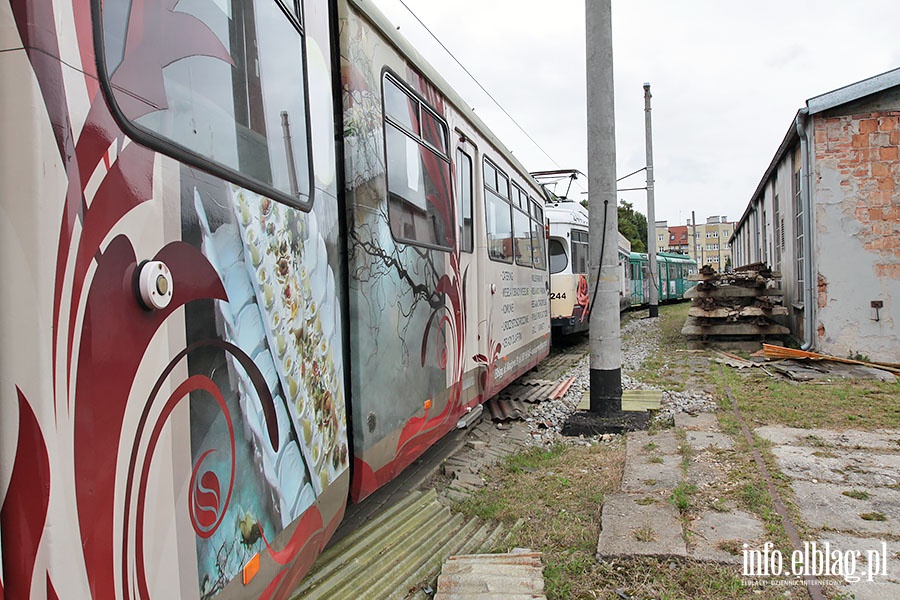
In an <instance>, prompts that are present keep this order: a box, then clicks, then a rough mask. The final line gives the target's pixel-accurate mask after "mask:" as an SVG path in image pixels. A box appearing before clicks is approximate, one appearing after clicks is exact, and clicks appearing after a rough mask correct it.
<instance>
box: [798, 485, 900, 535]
mask: <svg viewBox="0 0 900 600" xmlns="http://www.w3.org/2000/svg"><path fill="white" fill-rule="evenodd" d="M791 487H792V488H793V489H794V494H795V495H796V500H797V505H798V506H799V507H800V512H801V513H802V514H803V519H804V521H806V523H807V524H808V525H810V526H812V527H815V528H820V529H834V530H839V531H853V532H857V533H868V534H872V535H900V491H896V490H892V489H888V488H873V489H870V490H868V491H867V493H868V494H869V498H868V499H859V500H858V499H855V498H850V497H848V496H845V495H843V493H842V492H845V491H847V490H848V488H847V486H844V485H837V484H833V483H811V482H809V481H793V482H791ZM879 514H880V515H883V516H884V518H885V520H883V521H879V520H873V519H871V518H870V519H866V518H863V516H864V515H871V516H876V515H879Z"/></svg>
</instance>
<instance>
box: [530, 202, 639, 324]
mask: <svg viewBox="0 0 900 600" xmlns="http://www.w3.org/2000/svg"><path fill="white" fill-rule="evenodd" d="M546 214H547V219H548V222H549V240H548V254H549V257H550V259H549V260H550V319H551V324H552V328H553V332H554V334H558V335H563V336H565V335H571V334H574V333H579V332H582V331H587V330H588V327H589V325H590V310H591V301H592V292H593V285H592V283H591V282H593V281H596V275H592V274H591V273H590V272H589V271H590V270H589V268H588V265H589V257H590V254H589V246H588V211H587V209H586V208H585V207H584V206H582V205H581V204H580V203H578V202H573V201H556V202H550V203H549V204H548V205H547V210H546ZM617 235H618V236H619V238H618V244H617V248H618V268H619V310H625V309H627V308H628V307H629V306H630V304H631V285H630V268H631V265H630V263H629V260H628V257H629V254H630V253H631V242H629V241H628V239H627V238H626V237H625V236H623V235H622V234H621V233H618V234H617Z"/></svg>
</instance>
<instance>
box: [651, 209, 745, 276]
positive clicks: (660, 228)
mask: <svg viewBox="0 0 900 600" xmlns="http://www.w3.org/2000/svg"><path fill="white" fill-rule="evenodd" d="M734 226H735V223H734V222H733V221H729V220H728V218H727V217H725V216H718V215H717V216H713V217H707V218H706V223H697V224H696V225H694V224H692V223H691V222H690V221H688V222H687V224H686V225H673V226H672V227H669V224H668V222H667V221H657V222H656V245H657V248H658V250H659V251H660V252H679V253H681V254H687V255H689V256H690V257H691V258H693V259H694V260H696V261H697V264H698V265H700V266H702V265H706V264H709V265H712V266H713V267H714V268H715V269H716V271H719V272H722V271H725V270H726V269H728V268H731V265H732V264H733V262H734V260H733V258H732V254H731V247H730V246H729V245H728V239H729V238H730V237H731V234H732V233H733V232H734ZM691 239H693V240H694V243H693V244H692V243H691V242H690V240H691Z"/></svg>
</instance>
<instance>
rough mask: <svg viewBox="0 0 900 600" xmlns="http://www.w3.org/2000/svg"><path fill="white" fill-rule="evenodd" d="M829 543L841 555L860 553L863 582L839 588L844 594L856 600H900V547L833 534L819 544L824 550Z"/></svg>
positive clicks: (858, 570)
mask: <svg viewBox="0 0 900 600" xmlns="http://www.w3.org/2000/svg"><path fill="white" fill-rule="evenodd" d="M825 542H828V543H829V544H830V547H831V548H834V549H836V550H838V551H839V552H841V553H847V552H850V551H859V552H860V555H859V557H860V558H859V560H857V567H856V572H855V574H856V576H859V577H860V580H859V581H856V582H846V585H843V586H841V587H839V588H838V589H839V590H840V591H841V592H843V593H844V594H846V595H847V596H848V597H850V598H855V599H856V600H883V599H885V598H900V558H898V556H897V550H898V548H900V544H898V543H896V542H884V541H882V540H878V539H873V538H861V537H855V536H849V535H840V534H829V535H826V536H823V537H822V538H820V539H819V540H818V543H819V545H820V546H824V544H825ZM885 550H886V551H887V552H886V554H885ZM876 563H877V564H876ZM870 573H871V577H870V576H869V574H870ZM885 573H886V574H885ZM854 578H855V577H851V579H854ZM870 579H871V581H870Z"/></svg>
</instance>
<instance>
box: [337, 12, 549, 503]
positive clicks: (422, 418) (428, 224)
mask: <svg viewBox="0 0 900 600" xmlns="http://www.w3.org/2000/svg"><path fill="white" fill-rule="evenodd" d="M340 35H341V52H342V57H341V59H342V65H341V66H342V78H343V85H344V98H343V109H344V150H345V169H346V185H347V190H346V192H347V200H348V224H349V240H348V264H349V282H350V289H349V292H350V297H349V303H350V315H351V319H350V321H351V330H350V340H351V341H350V350H351V364H352V369H351V373H352V377H351V381H352V383H351V386H352V399H353V400H352V435H353V449H354V467H355V469H354V477H353V482H352V490H351V497H352V499H353V500H360V499H362V498H364V497H366V496H367V495H368V494H370V493H372V492H373V491H374V490H375V489H377V488H378V487H379V486H381V485H383V484H384V483H385V482H387V481H388V480H390V479H391V478H393V477H394V476H395V475H396V474H398V473H399V472H400V471H401V470H402V469H403V468H404V467H406V466H407V465H408V464H410V463H411V462H412V461H413V460H414V459H415V458H416V457H417V456H419V455H420V454H421V453H422V452H424V450H425V449H426V448H427V447H428V446H430V445H431V444H433V443H434V442H435V441H436V440H437V439H439V438H440V437H441V436H443V435H444V434H445V433H446V432H447V431H449V430H450V429H451V428H452V427H454V426H455V425H456V423H457V422H458V420H459V418H460V416H462V415H464V414H465V412H466V410H467V409H468V408H470V407H471V406H472V405H473V404H474V403H475V402H481V401H484V400H486V399H487V398H488V397H489V395H490V394H492V393H495V392H496V391H497V390H499V389H500V387H502V386H503V385H506V384H507V383H508V382H509V381H511V380H512V379H513V378H514V377H516V376H518V374H521V373H522V372H523V370H524V369H526V368H529V367H530V366H531V365H533V364H534V363H536V362H537V361H538V360H539V359H540V357H541V356H542V355H545V354H546V347H547V346H546V342H541V341H538V342H535V341H534V338H535V335H534V333H533V331H535V330H537V331H540V332H541V335H542V334H544V333H546V318H544V321H543V322H541V321H540V320H536V321H534V322H532V321H533V319H532V312H533V311H532V310H531V300H532V299H531V296H532V295H534V291H533V290H534V289H536V288H541V289H542V290H543V291H542V292H541V294H539V297H540V298H545V297H546V296H545V294H546V270H545V268H544V271H540V270H538V271H537V272H536V271H535V269H534V268H532V267H530V266H529V267H528V268H527V269H525V268H522V267H521V266H518V265H515V264H514V263H509V266H504V265H499V266H493V263H491V262H490V261H485V260H483V259H482V258H481V257H482V256H483V255H482V253H483V252H484V251H485V246H484V243H483V242H482V241H481V240H482V239H483V238H482V237H481V236H483V235H484V233H483V232H482V231H481V230H480V229H477V228H476V229H475V230H473V233H472V236H473V238H474V240H473V243H472V246H473V250H474V251H473V252H471V253H470V252H468V251H462V250H461V249H460V247H461V244H460V242H461V241H464V240H460V239H458V238H459V237H460V235H463V236H465V234H460V233H459V232H458V231H457V227H458V223H457V220H458V218H460V217H459V216H458V212H457V211H458V210H459V205H458V198H457V196H458V195H459V194H460V189H459V185H460V184H459V183H457V184H455V185H456V189H454V183H453V182H454V180H455V179H456V177H458V176H460V175H461V170H460V169H461V167H460V165H459V164H458V161H460V160H464V159H463V158H462V157H459V156H458V155H457V151H458V150H462V151H464V152H465V153H466V155H467V156H468V158H469V159H471V163H467V165H468V167H470V168H471V173H470V174H469V177H470V178H471V185H472V186H473V188H472V189H473V194H474V196H473V197H474V198H475V204H474V208H473V213H474V214H473V215H470V216H469V218H470V219H471V220H472V221H473V223H474V224H479V227H480V226H481V225H480V223H481V219H482V216H481V215H480V212H479V211H483V210H484V204H483V186H482V185H481V184H479V183H477V182H479V181H481V180H482V179H483V164H484V161H483V158H482V156H483V155H482V154H481V153H482V152H484V151H485V150H484V148H485V147H487V146H488V142H487V141H486V140H485V139H484V138H482V137H481V136H480V134H479V133H478V132H477V131H475V132H471V131H470V132H469V133H468V135H470V136H474V138H475V139H474V141H470V142H467V143H463V144H459V143H457V142H458V140H459V138H458V137H457V136H458V133H457V129H458V128H460V127H461V128H466V127H467V120H466V119H465V118H464V117H461V116H460V115H459V114H457V113H456V109H455V108H454V104H453V103H452V102H450V101H449V100H448V98H447V97H445V95H444V94H443V92H442V91H441V90H439V89H438V88H437V87H436V86H435V85H434V84H433V83H432V81H431V80H430V79H429V78H428V77H426V76H425V75H423V73H427V72H429V71H428V69H427V68H424V67H423V66H421V65H419V64H417V63H414V62H413V59H412V58H411V57H412V56H414V52H413V51H411V50H409V49H408V48H407V47H406V46H405V45H404V42H403V40H400V39H399V38H397V34H396V32H395V31H394V29H393V27H390V26H389V25H387V24H386V23H385V22H383V21H382V18H381V17H380V16H379V15H378V14H377V13H376V12H375V10H374V9H373V8H372V7H370V6H368V4H367V3H366V2H351V3H349V4H347V5H345V6H342V12H341V19H340ZM451 132H452V133H453V135H452V136H451V135H450V134H451ZM535 193H536V191H535ZM526 199H527V194H526ZM505 206H506V211H507V220H508V221H511V220H512V219H513V216H512V214H511V210H512V209H511V207H510V203H509V201H508V200H507V203H506V205H505ZM529 214H530V213H529V207H528V205H524V204H523V206H522V209H521V210H520V217H519V218H520V221H521V220H522V215H524V217H525V220H526V221H527V220H528V215H529ZM476 216H477V218H475V217H476ZM462 218H465V217H464V216H463V217H462ZM528 225H529V229H528V232H527V233H528V239H529V240H530V239H531V236H532V229H531V227H530V225H531V223H530V222H529V224H528ZM505 231H508V230H505ZM524 241H525V240H524V238H523V239H522V240H518V242H519V244H520V245H522V246H523V248H524ZM507 246H508V247H505V249H504V251H506V252H509V253H510V256H512V252H513V251H514V244H513V240H512V239H511V238H510V239H509V240H508V243H507ZM528 251H529V252H530V245H529V250H528ZM529 264H531V263H529ZM503 298H506V300H505V301H503V300H502V299H503ZM511 301H513V305H514V308H513V309H512V310H513V311H519V312H518V313H517V314H509V313H507V314H506V316H505V318H504V316H503V315H504V313H503V312H502V311H503V310H504V307H505V306H506V305H507V304H509V303H510V302H511ZM520 321H521V322H520ZM481 328H483V329H481ZM504 328H505V329H504ZM482 330H483V332H484V335H479V334H478V333H476V332H480V331H482ZM541 335H538V336H537V337H541ZM473 340H475V341H476V343H475V344H474V345H473Z"/></svg>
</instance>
